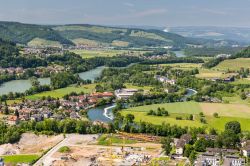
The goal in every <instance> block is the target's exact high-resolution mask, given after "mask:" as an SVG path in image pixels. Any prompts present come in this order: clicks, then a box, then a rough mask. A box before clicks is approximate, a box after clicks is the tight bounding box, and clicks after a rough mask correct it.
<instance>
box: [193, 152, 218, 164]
mask: <svg viewBox="0 0 250 166" xmlns="http://www.w3.org/2000/svg"><path fill="white" fill-rule="evenodd" d="M194 165H195V166H220V157H219V156H217V155H213V154H201V155H200V156H199V157H198V158H197V160H196V162H195V164H194Z"/></svg>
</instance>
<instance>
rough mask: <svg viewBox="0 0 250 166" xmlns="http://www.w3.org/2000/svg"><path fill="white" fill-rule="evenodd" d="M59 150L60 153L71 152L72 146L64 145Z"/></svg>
mask: <svg viewBox="0 0 250 166" xmlns="http://www.w3.org/2000/svg"><path fill="white" fill-rule="evenodd" d="M58 152H60V153H68V152H70V148H69V147H68V146H63V147H61V148H60V149H59V150H58Z"/></svg>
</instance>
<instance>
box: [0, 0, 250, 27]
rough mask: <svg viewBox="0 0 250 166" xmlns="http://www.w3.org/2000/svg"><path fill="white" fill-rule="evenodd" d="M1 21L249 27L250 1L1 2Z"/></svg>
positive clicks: (75, 0) (112, 0)
mask: <svg viewBox="0 0 250 166" xmlns="http://www.w3.org/2000/svg"><path fill="white" fill-rule="evenodd" d="M0 21H17V22H23V23H35V24H98V25H137V26H145V25H147V26H159V27H173V26H221V27H250V0H0Z"/></svg>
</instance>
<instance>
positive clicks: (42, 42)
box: [28, 38, 62, 47]
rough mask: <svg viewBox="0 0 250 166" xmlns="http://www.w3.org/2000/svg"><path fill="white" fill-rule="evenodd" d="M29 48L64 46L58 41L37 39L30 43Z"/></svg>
mask: <svg viewBox="0 0 250 166" xmlns="http://www.w3.org/2000/svg"><path fill="white" fill-rule="evenodd" d="M28 46H30V47H61V46H62V45H61V44H60V43H59V42H58V41H51V40H45V39H40V38H35V39H33V40H31V41H30V42H29V43H28Z"/></svg>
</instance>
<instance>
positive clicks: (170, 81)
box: [155, 75, 176, 85]
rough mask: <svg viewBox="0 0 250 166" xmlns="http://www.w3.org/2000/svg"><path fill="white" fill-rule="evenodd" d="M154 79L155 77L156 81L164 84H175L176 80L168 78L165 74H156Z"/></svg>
mask: <svg viewBox="0 0 250 166" xmlns="http://www.w3.org/2000/svg"><path fill="white" fill-rule="evenodd" d="M155 79H157V80H158V81H160V82H162V83H166V84H170V85H175V84H176V80H174V79H169V78H167V77H165V76H159V75H156V76H155Z"/></svg>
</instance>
